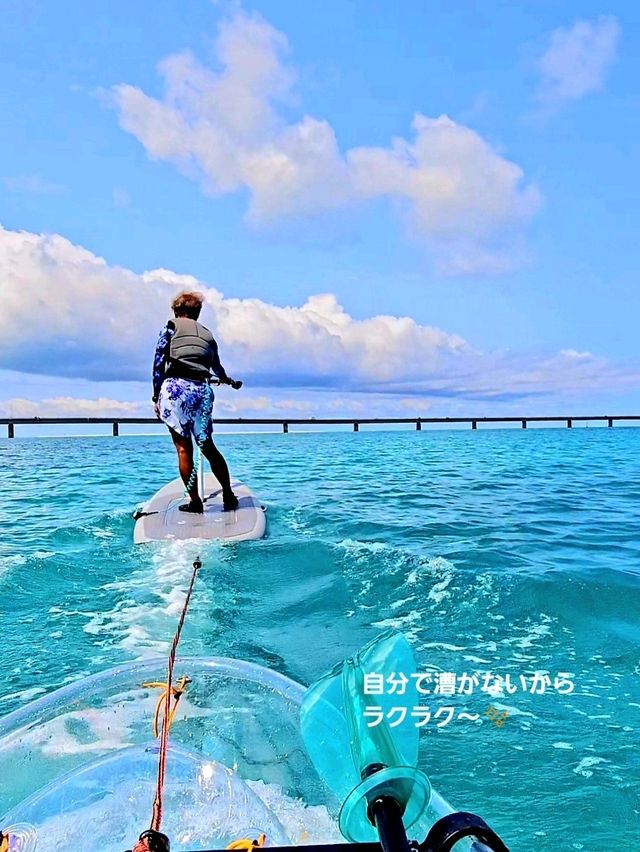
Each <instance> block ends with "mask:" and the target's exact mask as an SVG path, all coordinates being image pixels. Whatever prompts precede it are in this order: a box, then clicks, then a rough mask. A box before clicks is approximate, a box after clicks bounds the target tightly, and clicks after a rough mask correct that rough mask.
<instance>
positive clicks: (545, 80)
mask: <svg viewBox="0 0 640 852" xmlns="http://www.w3.org/2000/svg"><path fill="white" fill-rule="evenodd" d="M619 38H620V25H619V24H618V21H617V20H616V18H615V17H613V16H612V15H602V16H600V17H599V18H596V19H594V20H590V21H589V20H579V21H576V22H575V23H574V24H573V25H572V26H571V27H559V28H558V29H556V30H554V31H553V32H552V33H551V38H550V41H549V45H548V47H547V49H546V51H545V52H544V53H543V54H542V56H541V57H540V59H539V63H538V70H539V73H540V86H539V89H538V93H537V94H538V99H539V101H540V102H541V104H542V106H543V107H544V108H546V109H548V110H555V109H558V108H559V107H561V106H563V105H564V104H566V103H568V102H569V101H576V100H580V98H583V97H584V96H585V95H588V94H590V93H591V92H597V91H600V90H601V89H602V88H603V87H604V83H605V79H606V75H607V72H608V70H609V68H610V66H611V65H612V64H613V62H614V61H615V59H616V51H617V47H618V41H619Z"/></svg>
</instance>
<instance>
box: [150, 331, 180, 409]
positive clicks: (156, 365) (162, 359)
mask: <svg viewBox="0 0 640 852" xmlns="http://www.w3.org/2000/svg"><path fill="white" fill-rule="evenodd" d="M174 331H175V326H174V325H173V323H172V322H168V323H167V324H166V325H165V327H164V328H163V329H162V331H161V332H160V336H159V337H158V342H157V344H156V351H155V355H154V356H153V396H152V397H151V400H152V401H153V402H157V401H158V396H159V395H160V386H161V385H162V381H163V379H164V370H165V363H166V360H167V355H168V353H169V342H170V340H171V338H172V336H173V333H174Z"/></svg>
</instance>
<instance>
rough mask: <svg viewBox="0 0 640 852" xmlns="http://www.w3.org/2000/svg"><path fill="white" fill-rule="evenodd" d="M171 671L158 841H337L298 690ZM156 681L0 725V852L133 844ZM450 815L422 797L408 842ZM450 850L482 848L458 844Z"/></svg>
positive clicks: (97, 687) (271, 680) (184, 661)
mask: <svg viewBox="0 0 640 852" xmlns="http://www.w3.org/2000/svg"><path fill="white" fill-rule="evenodd" d="M175 671H176V677H182V676H184V677H185V678H186V679H187V686H186V690H185V693H184V695H183V696H182V697H181V700H180V703H179V705H178V708H177V711H176V715H175V718H174V720H173V724H172V725H171V737H170V744H169V748H168V752H167V763H166V780H165V784H164V800H163V814H164V816H163V823H162V831H163V832H164V833H165V834H166V835H167V836H168V837H170V838H171V850H172V852H180V850H185V851H186V850H209V849H222V848H225V847H226V846H228V845H229V844H233V843H234V842H235V841H238V839H239V838H256V837H259V836H261V837H262V842H263V844H264V845H267V846H299V845H309V844H334V843H340V842H344V839H343V837H344V833H343V834H342V835H341V832H340V830H339V825H338V824H339V818H340V813H341V808H342V805H343V803H342V802H341V801H340V797H339V795H336V793H335V792H334V791H333V790H332V789H330V787H329V786H327V783H325V780H323V778H321V777H320V775H319V774H318V771H317V768H316V765H314V762H313V760H312V758H311V757H310V756H309V752H308V749H307V748H306V747H305V741H304V739H303V732H302V730H301V707H303V705H304V699H305V693H307V690H306V689H305V688H304V687H303V686H301V685H300V684H298V683H295V682H294V681H292V680H290V679H289V678H287V677H284V676H283V675H281V674H278V673H276V672H274V671H270V670H269V669H266V668H263V667H261V666H258V665H255V664H252V663H248V662H243V661H240V660H232V659H226V658H200V657H194V658H189V657H182V658H181V657H179V658H178V659H177V660H176V668H175ZM165 674H166V660H164V659H157V660H148V661H144V662H135V663H128V664H125V665H121V666H118V667H116V668H112V669H109V670H108V671H105V672H102V673H100V674H97V675H93V676H90V677H87V678H85V679H83V680H80V681H78V682H75V683H72V684H70V685H68V686H65V687H63V688H62V689H59V690H57V691H55V692H53V693H51V694H50V695H47V696H45V697H43V698H40V699H38V700H36V701H33V702H32V703H30V704H28V705H27V706H25V707H24V708H21V709H18V710H16V711H14V712H13V713H10V714H8V715H7V716H5V717H4V718H2V719H0V767H1V770H2V771H1V777H2V784H1V787H0V814H2V816H1V817H0V830H1V831H2V832H3V837H4V844H5V848H7V849H8V850H10V852H35V850H42V852H43V850H45V849H47V850H73V852H93V851H94V850H96V849H100V850H101V852H123V850H125V849H131V848H132V846H133V845H134V844H135V841H136V839H137V838H138V836H139V835H140V833H141V832H142V831H144V829H145V828H146V827H148V825H149V816H150V813H151V805H152V803H153V800H154V794H155V791H156V778H157V771H158V751H159V749H158V741H157V740H156V739H154V736H153V731H152V725H151V720H152V719H153V717H154V713H155V710H156V705H157V701H158V695H159V691H158V689H157V688H155V686H154V685H153V684H154V682H161V681H163V680H164V679H165ZM314 700H317V696H314ZM322 700H324V699H322ZM303 718H304V716H303ZM324 755H325V757H326V756H329V752H324ZM451 812H452V808H451V807H450V806H449V805H448V803H447V802H446V801H445V800H444V799H443V798H442V797H441V796H440V795H439V794H438V793H436V792H435V791H432V790H430V796H429V800H428V802H425V807H424V808H423V809H422V810H421V813H420V816H419V819H418V820H417V821H414V824H412V826H411V831H410V836H412V837H413V836H415V837H417V838H420V839H422V838H423V837H424V836H425V835H426V834H427V832H428V831H429V829H430V827H431V826H433V824H434V823H435V822H437V821H438V820H439V819H441V818H442V817H443V816H445V815H447V814H450V813H451ZM455 848H456V850H457V849H464V848H466V849H469V848H473V849H474V850H480V849H485V848H486V847H485V846H483V845H482V844H481V843H478V842H475V841H474V842H471V841H469V840H465V841H462V842H461V843H460V845H456V846H455Z"/></svg>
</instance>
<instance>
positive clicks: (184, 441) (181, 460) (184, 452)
mask: <svg viewBox="0 0 640 852" xmlns="http://www.w3.org/2000/svg"><path fill="white" fill-rule="evenodd" d="M169 432H171V438H172V440H173V445H174V446H175V448H176V452H177V453H178V468H179V470H180V476H181V477H182V481H183V482H184V486H185V488H186V487H187V485H188V484H189V479H190V477H191V472H192V471H193V443H192V441H191V438H190V437H188V438H183V436H182V435H178V433H177V432H174V431H173V429H169ZM189 497H190V498H191V506H193V508H194V510H195V511H196V512H202V500H201V499H200V495H199V494H198V480H197V478H196V481H195V483H194V485H193V486H192V488H191V490H190V491H189Z"/></svg>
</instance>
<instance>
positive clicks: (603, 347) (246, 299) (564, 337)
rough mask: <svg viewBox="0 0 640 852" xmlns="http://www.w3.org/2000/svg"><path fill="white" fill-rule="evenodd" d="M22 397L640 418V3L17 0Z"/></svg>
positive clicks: (11, 178)
mask: <svg viewBox="0 0 640 852" xmlns="http://www.w3.org/2000/svg"><path fill="white" fill-rule="evenodd" d="M0 20H1V21H2V26H1V27H0V74H1V75H2V81H3V82H2V86H1V87H0V99H1V100H0V105H1V108H2V116H3V118H2V133H0V306H1V308H2V310H1V311H0V332H1V334H0V416H5V417H6V416H9V417H11V416H14V417H19V416H23V417H31V416H73V415H75V414H77V415H79V416H91V415H95V416H100V415H112V414H114V415H117V414H120V415H121V416H125V415H127V414H131V415H143V416H145V415H150V414H151V409H150V396H151V385H150V365H151V361H152V357H153V350H154V347H155V342H156V339H157V336H158V333H159V331H160V329H161V327H162V326H163V324H164V322H165V321H166V319H167V318H168V316H169V304H170V302H171V299H172V298H173V297H174V295H175V294H176V293H177V292H179V291H180V290H181V289H185V288H188V289H197V290H199V291H200V292H202V293H203V294H204V296H205V300H206V305H205V309H204V311H203V315H202V318H201V319H202V321H203V322H205V324H207V325H208V326H209V327H210V328H211V329H212V331H213V332H214V334H215V336H216V339H217V340H218V343H219V347H220V354H221V358H222V362H223V364H224V365H225V367H226V369H227V371H228V372H229V374H230V375H232V376H235V377H237V378H241V379H243V380H244V383H245V384H244V387H243V389H242V390H241V391H239V392H237V393H236V392H234V391H232V390H230V389H223V390H221V391H220V393H219V394H218V402H217V414H218V416H247V417H250V416H254V417H255V416H257V417H260V416H264V417H270V416H276V417H280V416H292V417H296V416H297V417H306V416H310V417H311V416H337V417H338V416H352V415H353V416H358V415H359V416H362V417H366V416H379V417H382V416H400V417H402V416H414V415H415V416H432V417H440V416H442V417H446V416H470V417H472V416H478V417H482V416H500V415H504V416H520V415H529V416H533V415H545V414H548V415H558V414H562V415H564V414H575V415H577V414H638V413H640V358H639V357H638V352H637V340H638V333H637V328H636V326H637V323H638V316H640V288H639V287H638V268H639V265H640V210H639V208H638V204H637V198H638V197H640V145H639V143H638V132H637V127H638V114H639V107H640V83H639V82H638V81H640V27H639V26H638V24H639V23H640V8H638V7H637V4H635V3H632V2H629V1H628V0H618V2H609V3H607V2H605V0H599V2H595V0H583V1H582V2H580V3H576V2H572V0H568V2H565V3H563V4H558V3H555V2H547V0H535V2H533V1H532V2H519V3H515V4H514V3H512V2H507V0H485V1H484V2H483V3H482V4H477V3H472V2H465V0H461V2H459V3H450V2H448V3H445V2H436V0H403V2H401V3H398V4H392V3H389V2H382V1H381V0H325V2H323V3H322V4H320V3H304V4H303V3H295V2H293V0H257V2H254V3H251V4H249V3H243V4H241V3H235V2H210V0H190V2H189V4H188V5H185V4H184V3H180V2H177V0H153V2H150V0H137V2H136V3H134V4H131V3H128V2H121V0H114V2H111V3H109V4H102V3H97V2H88V3H85V4H81V5H80V6H79V5H78V4H75V3H73V4H72V3H70V2H66V0H58V2H56V3H50V2H44V0H0Z"/></svg>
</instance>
